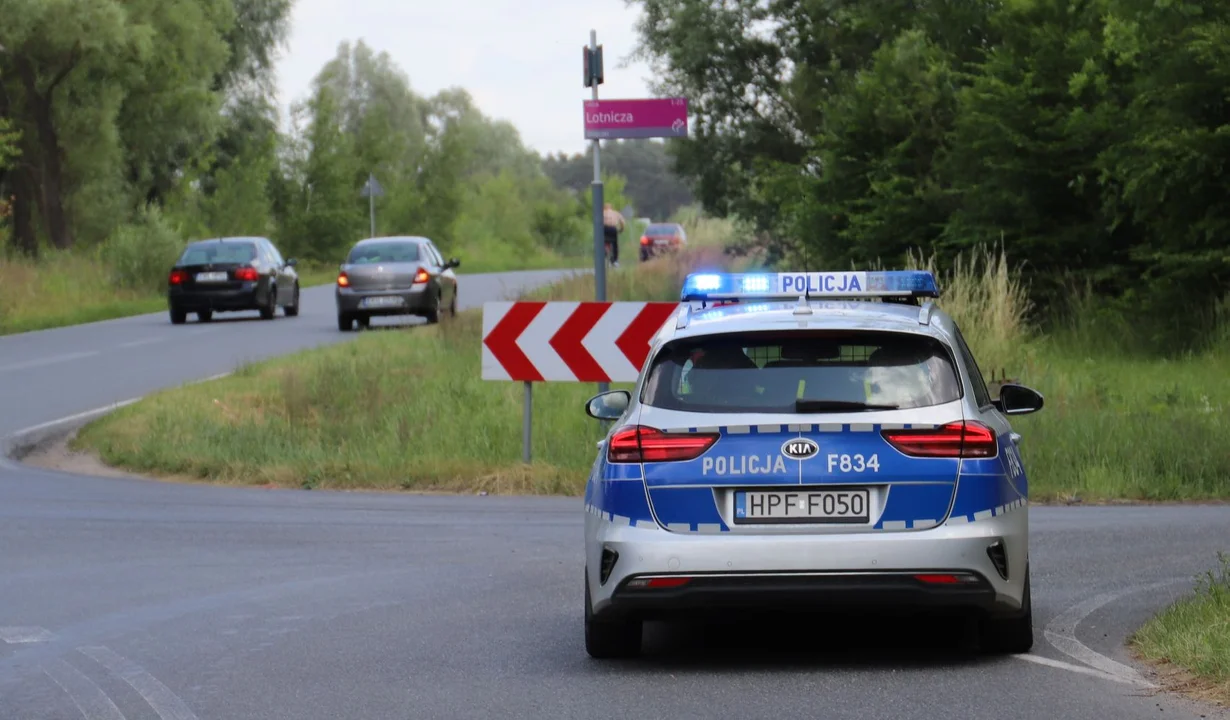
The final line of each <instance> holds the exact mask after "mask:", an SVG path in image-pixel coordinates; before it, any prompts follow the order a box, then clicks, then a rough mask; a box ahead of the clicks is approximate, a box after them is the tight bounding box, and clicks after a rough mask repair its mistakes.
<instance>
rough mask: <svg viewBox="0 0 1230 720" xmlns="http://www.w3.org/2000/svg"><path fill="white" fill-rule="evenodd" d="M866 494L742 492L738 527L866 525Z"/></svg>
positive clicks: (738, 497) (868, 512) (737, 508)
mask: <svg viewBox="0 0 1230 720" xmlns="http://www.w3.org/2000/svg"><path fill="white" fill-rule="evenodd" d="M870 505H871V493H869V492H868V491H867V490H740V491H738V492H736V493H735V522H736V523H850V524H857V523H866V522H868V521H869V520H870V516H871V510H870V507H869V506H870Z"/></svg>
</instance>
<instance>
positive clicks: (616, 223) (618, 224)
mask: <svg viewBox="0 0 1230 720" xmlns="http://www.w3.org/2000/svg"><path fill="white" fill-rule="evenodd" d="M623 231H624V216H623V215H620V214H619V211H617V210H615V208H613V207H611V204H610V203H605V204H604V205H603V206H602V234H603V238H604V239H605V240H606V249H607V253H608V254H609V255H610V258H611V265H613V266H614V267H619V234H620V233H621V232H623Z"/></svg>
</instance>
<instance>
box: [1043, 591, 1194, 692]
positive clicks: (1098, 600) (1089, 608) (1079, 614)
mask: <svg viewBox="0 0 1230 720" xmlns="http://www.w3.org/2000/svg"><path fill="white" fill-rule="evenodd" d="M1184 581H1185V580H1184V579H1176V580H1168V581H1166V582H1159V583H1153V584H1150V585H1138V586H1135V587H1130V588H1127V589H1125V590H1120V591H1118V592H1110V593H1103V594H1101V595H1098V596H1096V597H1092V598H1089V599H1088V600H1085V601H1084V602H1081V603H1077V604H1076V605H1073V606H1072V607H1070V608H1068V609H1067V610H1065V611H1063V612H1062V613H1060V614H1059V615H1057V616H1055V618H1054V619H1052V620H1051V621H1050V622H1049V623H1047V626H1046V629H1045V630H1044V631H1043V635H1044V636H1045V637H1046V640H1047V642H1049V643H1050V644H1051V645H1052V646H1053V647H1054V648H1055V649H1056V650H1058V651H1059V652H1061V653H1063V654H1064V655H1067V656H1068V657H1070V658H1072V659H1074V660H1077V661H1079V662H1082V663H1084V664H1085V665H1088V666H1089V667H1092V668H1095V669H1097V670H1100V671H1101V672H1103V673H1106V674H1107V675H1114V676H1115V677H1118V678H1121V679H1122V680H1123V681H1125V682H1129V683H1132V684H1135V685H1141V686H1144V687H1150V688H1152V687H1157V686H1156V685H1154V684H1153V683H1151V682H1149V681H1148V680H1146V679H1145V678H1144V677H1143V676H1141V674H1140V673H1139V672H1137V671H1136V670H1135V669H1134V668H1131V667H1128V666H1127V665H1124V664H1123V663H1121V662H1118V661H1115V660H1112V659H1110V658H1108V657H1106V656H1105V655H1103V654H1101V653H1099V652H1096V651H1094V650H1093V649H1091V648H1090V647H1089V646H1087V645H1085V644H1084V643H1082V642H1081V641H1080V640H1077V639H1076V627H1077V626H1078V625H1080V624H1081V622H1082V621H1084V619H1085V618H1087V617H1089V616H1090V615H1091V614H1093V613H1094V612H1095V611H1096V610H1097V609H1098V608H1101V607H1102V606H1104V605H1107V604H1109V603H1111V602H1114V601H1115V600H1118V599H1120V598H1123V597H1126V596H1127V595H1132V594H1134V593H1138V592H1144V591H1146V590H1157V589H1161V588H1164V587H1169V586H1171V585H1175V584H1178V583H1180V582H1184Z"/></svg>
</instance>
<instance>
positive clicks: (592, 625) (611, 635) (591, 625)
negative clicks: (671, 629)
mask: <svg viewBox="0 0 1230 720" xmlns="http://www.w3.org/2000/svg"><path fill="white" fill-rule="evenodd" d="M642 628H643V623H642V622H641V621H640V620H636V619H632V618H619V619H618V620H598V619H596V618H595V617H594V611H593V607H592V604H591V602H590V596H589V571H588V570H586V571H585V652H587V653H589V656H590V657H592V658H595V659H598V660H611V659H619V658H634V657H636V656H637V655H640V654H641V630H642Z"/></svg>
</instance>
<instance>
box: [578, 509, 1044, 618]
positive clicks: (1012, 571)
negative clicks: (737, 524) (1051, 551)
mask: <svg viewBox="0 0 1230 720" xmlns="http://www.w3.org/2000/svg"><path fill="white" fill-rule="evenodd" d="M586 522H587V525H588V527H587V533H589V537H590V538H591V539H592V542H590V543H589V544H588V549H587V561H586V565H587V567H588V573H589V576H588V580H589V583H590V593H591V598H592V603H593V612H594V615H595V617H598V616H607V615H611V614H636V615H638V616H641V617H655V616H669V615H672V614H674V613H677V612H685V613H692V612H695V611H703V610H726V609H749V610H756V609H778V608H781V609H786V608H814V609H829V608H831V609H843V608H847V609H860V610H865V609H871V608H878V609H901V610H909V609H919V610H944V609H951V610H958V611H966V610H974V611H982V612H987V613H990V614H994V615H1003V614H1012V613H1015V612H1018V611H1020V609H1021V598H1022V595H1023V592H1024V582H1025V571H1026V563H1027V558H1028V554H1027V553H1028V550H1027V548H1026V543H1027V532H1028V529H1027V527H1028V518H1027V508H1024V507H1023V508H1020V509H1019V510H1018V511H1016V512H1013V513H1009V514H1006V515H1001V516H998V517H993V518H988V519H987V520H983V521H979V522H974V523H963V524H959V525H941V526H939V527H937V528H935V529H932V530H922V531H913V532H874V533H870V532H869V533H847V534H823V535H820V534H816V535H787V534H774V535H750V534H737V535H736V534H732V533H722V534H721V535H699V534H697V535H686V534H680V533H671V532H667V531H665V530H660V529H654V528H649V527H644V526H641V527H631V526H620V525H616V524H614V523H610V522H607V521H605V520H604V519H602V518H600V517H594V516H592V515H591V516H589V517H588V518H587V520H586ZM992 546H994V547H995V548H996V550H1002V551H1003V553H1002V556H1000V555H998V553H997V552H996V551H992V552H988V549H989V548H992ZM997 557H999V558H1000V559H1001V562H1002V564H1003V565H1006V568H1007V572H1008V577H1007V579H1005V578H1004V577H1002V576H1001V574H1000V571H999V569H998V568H997V563H996V558H997ZM604 560H605V561H606V562H605V565H604ZM612 560H613V563H612V562H611V561H612ZM604 574H606V575H607V576H606V577H603V575H604Z"/></svg>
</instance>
